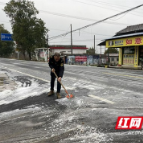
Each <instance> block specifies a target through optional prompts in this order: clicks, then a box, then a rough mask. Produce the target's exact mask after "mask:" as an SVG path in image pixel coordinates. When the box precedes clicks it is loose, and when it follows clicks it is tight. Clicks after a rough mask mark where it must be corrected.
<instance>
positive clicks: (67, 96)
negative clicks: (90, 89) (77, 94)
mask: <svg viewBox="0 0 143 143" xmlns="http://www.w3.org/2000/svg"><path fill="white" fill-rule="evenodd" d="M73 97H74V96H73V95H72V94H67V95H66V98H68V99H70V98H73Z"/></svg>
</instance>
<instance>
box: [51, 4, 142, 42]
mask: <svg viewBox="0 0 143 143" xmlns="http://www.w3.org/2000/svg"><path fill="white" fill-rule="evenodd" d="M142 6H143V4H141V5H138V6H136V7H133V8H131V9H128V10H126V11H123V12H120V13H118V14H115V15H112V16H110V17H107V18H105V19H102V20H99V21H97V22H94V23H92V24H89V25H86V26H83V27H81V28H78V29H75V30H73V31H72V32H75V31H79V30H82V29H86V28H88V27H90V26H94V25H96V24H99V23H101V22H104V21H106V20H109V19H111V18H114V17H117V16H119V15H122V14H125V13H127V12H130V11H132V10H134V9H137V8H139V7H142ZM69 33H71V32H67V33H63V34H60V35H57V36H54V37H50V38H49V40H53V39H55V38H59V37H62V36H66V35H67V34H69Z"/></svg>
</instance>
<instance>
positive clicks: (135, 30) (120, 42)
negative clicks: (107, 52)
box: [99, 24, 143, 68]
mask: <svg viewBox="0 0 143 143" xmlns="http://www.w3.org/2000/svg"><path fill="white" fill-rule="evenodd" d="M99 45H100V46H101V45H105V46H106V48H118V49H119V65H120V66H123V67H127V66H129V67H135V68H139V67H140V65H141V59H143V24H139V25H133V26H127V27H126V28H125V29H123V30H121V31H119V32H117V33H116V35H115V36H114V37H112V38H109V39H106V40H105V41H104V42H102V43H100V44H99Z"/></svg>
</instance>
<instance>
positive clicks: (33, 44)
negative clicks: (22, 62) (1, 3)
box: [4, 0, 48, 60]
mask: <svg viewBox="0 0 143 143" xmlns="http://www.w3.org/2000/svg"><path fill="white" fill-rule="evenodd" d="M4 11H5V13H6V14H7V15H8V16H9V17H10V19H11V20H10V21H11V25H12V31H13V39H14V40H15V41H16V43H17V46H18V49H20V51H22V52H23V55H24V57H25V51H27V53H28V54H29V59H30V60H31V53H32V52H33V51H34V49H35V48H39V47H45V46H46V38H45V37H46V34H47V32H48V29H47V28H46V27H45V23H44V22H43V21H42V20H41V19H38V18H37V17H36V15H37V14H38V13H39V12H38V10H37V9H36V8H35V7H34V3H33V2H32V1H28V0H11V1H10V2H9V3H7V4H6V6H5V8H4Z"/></svg>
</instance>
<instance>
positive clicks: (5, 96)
mask: <svg viewBox="0 0 143 143" xmlns="http://www.w3.org/2000/svg"><path fill="white" fill-rule="evenodd" d="M45 92H48V89H47V88H45V85H39V84H38V83H37V82H36V81H34V80H33V81H32V85H31V86H29V87H21V85H20V84H19V85H18V86H17V88H16V89H15V90H4V91H3V92H1V93H0V105H2V104H9V103H12V102H15V101H19V100H23V99H25V98H28V97H33V96H38V95H40V94H43V93H45Z"/></svg>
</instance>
